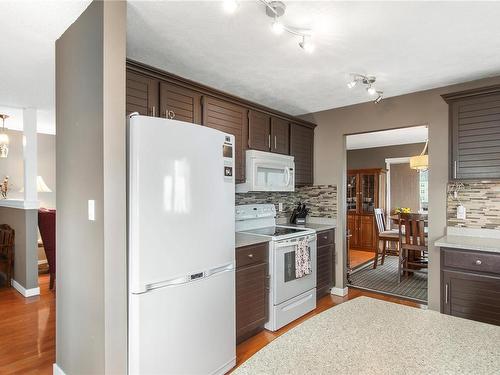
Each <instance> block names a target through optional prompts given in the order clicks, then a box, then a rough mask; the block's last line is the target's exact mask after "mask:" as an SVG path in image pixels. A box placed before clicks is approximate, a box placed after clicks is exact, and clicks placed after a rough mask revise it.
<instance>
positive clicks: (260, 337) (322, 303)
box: [236, 253, 427, 367]
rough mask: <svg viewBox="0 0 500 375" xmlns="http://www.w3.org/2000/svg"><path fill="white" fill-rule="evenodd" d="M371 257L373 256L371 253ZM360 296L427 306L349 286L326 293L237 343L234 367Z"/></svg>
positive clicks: (421, 306) (413, 305)
mask: <svg viewBox="0 0 500 375" xmlns="http://www.w3.org/2000/svg"><path fill="white" fill-rule="evenodd" d="M372 257H373V253H372ZM360 296H367V297H372V298H377V299H381V300H384V301H389V302H395V303H399V304H401V305H407V306H412V307H416V308H427V306H425V305H422V304H419V303H416V302H411V301H406V300H402V299H399V298H396V297H391V296H385V295H383V294H378V293H372V292H367V291H364V290H360V289H354V288H349V294H348V295H347V296H345V297H337V296H333V295H328V296H325V297H323V298H321V299H320V300H319V301H318V303H317V307H316V309H315V310H313V311H311V312H310V313H309V314H306V315H304V316H303V317H301V318H299V319H297V320H295V321H293V322H292V323H290V324H288V325H287V326H285V327H283V328H281V329H280V330H278V331H276V332H270V331H262V332H260V333H258V334H257V335H255V336H253V337H251V338H249V339H248V340H246V341H243V342H242V343H241V344H239V345H238V346H237V347H236V367H237V366H239V365H241V364H242V363H243V362H245V361H246V360H247V359H248V358H250V357H251V356H252V355H254V354H255V353H257V352H258V351H259V350H260V349H262V348H263V347H264V346H266V345H267V344H269V343H270V342H271V341H273V340H274V339H276V338H277V337H279V336H281V335H282V334H284V333H285V332H287V331H289V330H290V329H292V328H294V327H296V326H297V325H299V324H300V323H302V322H303V321H304V320H306V319H309V318H310V317H312V316H314V315H317V314H319V313H321V312H323V311H325V310H328V309H329V308H330V307H333V306H336V305H339V304H341V303H343V302H346V301H349V300H351V299H354V298H357V297H360Z"/></svg>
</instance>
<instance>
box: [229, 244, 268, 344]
mask: <svg viewBox="0 0 500 375" xmlns="http://www.w3.org/2000/svg"><path fill="white" fill-rule="evenodd" d="M268 268H269V267H268V244H267V242H266V243H262V244H257V245H250V246H244V247H239V248H237V249H236V343H237V344H239V343H240V342H242V341H244V340H246V339H247V338H249V337H251V336H253V335H255V334H256V333H258V332H260V331H262V330H263V329H264V324H265V323H266V322H267V321H268V318H269V308H268V298H269V297H268V296H269V271H268Z"/></svg>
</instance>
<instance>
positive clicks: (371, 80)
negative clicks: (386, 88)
mask: <svg viewBox="0 0 500 375" xmlns="http://www.w3.org/2000/svg"><path fill="white" fill-rule="evenodd" d="M376 80H377V77H375V76H365V75H363V74H357V73H353V74H351V80H350V81H349V83H347V87H348V88H350V89H352V88H354V86H356V85H357V84H358V83H360V84H362V85H364V86H365V87H366V92H367V93H368V94H369V95H370V96H375V95H377V98H376V99H375V100H374V101H373V102H374V103H380V101H381V100H382V99H383V95H384V92H383V91H379V90H377V88H376V87H375V81H376Z"/></svg>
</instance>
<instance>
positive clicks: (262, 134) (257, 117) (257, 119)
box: [248, 110, 271, 151]
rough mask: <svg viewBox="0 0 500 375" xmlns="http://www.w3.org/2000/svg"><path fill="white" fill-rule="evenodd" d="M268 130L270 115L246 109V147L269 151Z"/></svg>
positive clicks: (269, 137)
mask: <svg viewBox="0 0 500 375" xmlns="http://www.w3.org/2000/svg"><path fill="white" fill-rule="evenodd" d="M270 131H271V116H269V115H267V114H265V113H262V112H258V111H253V110H250V111H248V147H250V148H251V149H253V150H260V151H270V149H271V132H270Z"/></svg>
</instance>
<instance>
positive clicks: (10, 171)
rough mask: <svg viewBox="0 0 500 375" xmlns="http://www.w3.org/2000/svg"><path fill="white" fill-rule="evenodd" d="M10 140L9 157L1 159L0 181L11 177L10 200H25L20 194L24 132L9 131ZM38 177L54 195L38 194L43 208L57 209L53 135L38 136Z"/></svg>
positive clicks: (54, 138)
mask: <svg viewBox="0 0 500 375" xmlns="http://www.w3.org/2000/svg"><path fill="white" fill-rule="evenodd" d="M7 133H8V134H9V138H10V147H9V157H8V158H6V159H1V158H0V179H1V180H3V178H4V176H9V182H10V183H11V184H12V188H11V191H10V192H9V196H8V197H9V198H12V199H23V198H24V194H23V193H21V192H20V190H21V188H22V187H23V183H24V182H23V181H24V172H23V171H24V166H23V132H21V131H17V130H8V131H7ZM37 142H38V154H37V156H38V158H37V163H38V175H39V176H42V177H43V180H44V181H45V183H46V184H47V186H48V187H49V188H50V190H52V193H38V200H39V201H40V206H41V207H46V208H55V206H56V137H55V135H51V134H40V133H39V134H38V136H37Z"/></svg>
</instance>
